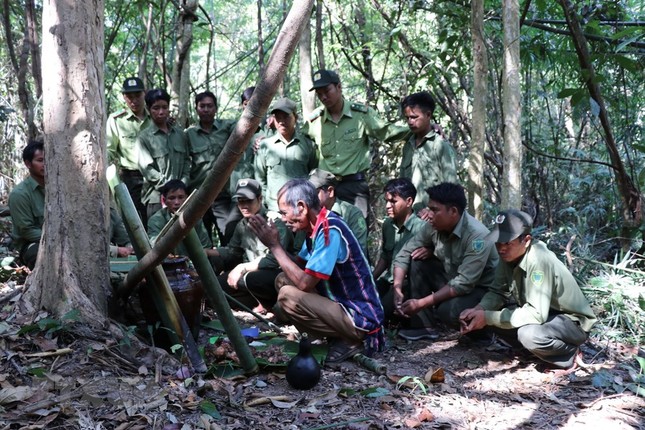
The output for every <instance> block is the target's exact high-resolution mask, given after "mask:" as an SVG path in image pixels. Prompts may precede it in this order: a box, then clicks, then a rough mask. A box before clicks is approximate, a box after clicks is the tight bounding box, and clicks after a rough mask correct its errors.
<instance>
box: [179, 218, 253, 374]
mask: <svg viewBox="0 0 645 430" xmlns="http://www.w3.org/2000/svg"><path fill="white" fill-rule="evenodd" d="M183 243H184V245H185V246H186V250H187V251H188V257H190V261H192V262H193V265H194V266H195V270H197V273H198V274H199V278H200V280H201V281H202V286H203V287H204V291H205V292H206V296H208V299H209V300H210V302H211V305H212V306H213V307H214V308H215V311H216V312H217V316H218V317H219V319H220V321H222V325H223V326H224V330H226V334H227V335H228V338H229V340H230V341H231V345H233V349H234V350H235V352H236V353H237V357H238V358H239V359H240V364H241V365H242V368H243V369H244V373H246V374H247V375H248V374H253V373H257V372H258V363H257V362H256V361H255V357H253V354H251V350H250V349H249V345H248V344H247V343H246V339H245V338H244V336H242V332H241V331H240V327H239V325H238V324H237V320H236V319H235V317H234V316H233V312H232V311H231V308H230V306H229V305H228V302H227V301H226V296H225V295H224V291H223V290H222V287H221V286H220V284H219V281H218V280H217V276H215V272H214V271H213V267H212V266H211V264H210V262H209V261H208V257H207V256H206V253H205V252H204V248H202V244H201V242H200V241H199V236H198V235H197V233H196V232H195V229H194V228H193V229H191V230H190V231H189V232H188V234H187V235H186V237H185V238H184V241H183Z"/></svg>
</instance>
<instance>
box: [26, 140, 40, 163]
mask: <svg viewBox="0 0 645 430" xmlns="http://www.w3.org/2000/svg"><path fill="white" fill-rule="evenodd" d="M36 151H43V153H44V152H45V144H44V143H43V142H42V141H40V140H31V141H29V143H28V144H27V146H25V149H23V150H22V161H24V162H25V163H26V162H27V161H29V162H30V163H31V162H32V161H33V160H34V157H35V156H36Z"/></svg>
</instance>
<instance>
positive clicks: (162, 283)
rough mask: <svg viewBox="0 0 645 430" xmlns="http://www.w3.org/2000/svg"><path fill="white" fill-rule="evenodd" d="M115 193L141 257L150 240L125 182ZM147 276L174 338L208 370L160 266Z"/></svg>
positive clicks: (195, 364) (199, 367)
mask: <svg viewBox="0 0 645 430" xmlns="http://www.w3.org/2000/svg"><path fill="white" fill-rule="evenodd" d="M114 196H115V198H116V200H117V202H118V203H119V206H120V207H121V213H122V214H123V221H124V224H125V227H126V230H127V231H128V235H129V236H130V240H131V241H132V247H133V248H134V252H135V253H136V255H137V258H139V259H141V258H142V257H143V256H144V255H145V254H146V253H148V252H150V249H151V248H150V241H149V240H148V235H147V234H146V232H145V229H144V228H143V224H141V219H140V218H139V214H138V213H137V210H136V208H135V206H134V203H133V202H132V199H131V197H130V194H129V193H128V189H127V187H126V186H125V184H118V185H116V186H115V187H114ZM146 279H147V280H148V284H149V285H150V286H151V287H152V291H151V293H152V294H150V295H151V296H152V300H153V302H154V304H155V307H156V308H157V311H158V312H159V315H160V317H161V322H162V323H163V325H164V326H165V327H167V328H168V329H169V330H168V331H169V332H170V337H171V341H172V342H173V343H177V344H181V345H182V346H183V347H184V351H185V352H186V355H187V356H188V359H189V360H190V363H191V364H192V366H193V368H194V369H195V371H197V372H206V370H207V367H206V364H205V363H204V360H203V359H202V357H201V355H200V354H199V350H198V348H197V343H196V342H195V339H194V338H193V335H192V334H191V332H190V329H189V327H188V324H187V323H186V320H185V319H184V316H183V314H182V313H181V310H180V309H179V305H178V304H177V300H176V299H175V295H174V294H173V292H172V290H171V288H170V284H169V283H168V279H167V278H166V274H165V273H164V271H163V269H162V268H161V266H159V265H157V266H155V267H154V269H153V270H152V271H151V272H150V273H149V274H148V275H147V276H146Z"/></svg>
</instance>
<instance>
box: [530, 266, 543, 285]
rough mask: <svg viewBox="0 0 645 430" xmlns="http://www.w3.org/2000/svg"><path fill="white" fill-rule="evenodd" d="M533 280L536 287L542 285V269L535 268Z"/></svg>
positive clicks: (532, 273) (532, 275)
mask: <svg viewBox="0 0 645 430" xmlns="http://www.w3.org/2000/svg"><path fill="white" fill-rule="evenodd" d="M531 282H533V285H535V286H536V287H539V286H540V285H542V282H544V272H543V271H541V270H534V271H533V272H531Z"/></svg>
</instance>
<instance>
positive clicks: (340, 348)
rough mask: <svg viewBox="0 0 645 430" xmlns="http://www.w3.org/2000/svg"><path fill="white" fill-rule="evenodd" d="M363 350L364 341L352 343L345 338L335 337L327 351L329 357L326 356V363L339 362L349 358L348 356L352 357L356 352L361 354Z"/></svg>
mask: <svg viewBox="0 0 645 430" xmlns="http://www.w3.org/2000/svg"><path fill="white" fill-rule="evenodd" d="M361 352H363V343H362V342H360V343H357V344H354V345H350V344H348V343H347V342H345V341H343V340H340V339H334V340H333V341H332V342H331V343H330V344H329V350H328V352H327V358H325V364H337V363H340V362H342V361H345V360H347V359H348V358H352V357H354V356H355V355H356V354H360V353H361Z"/></svg>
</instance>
